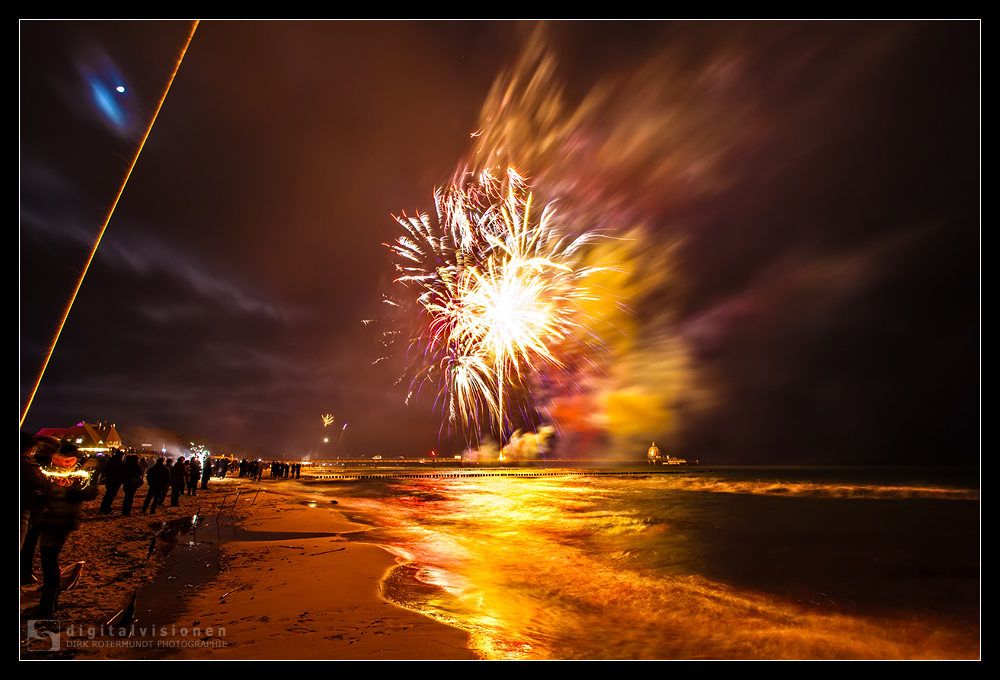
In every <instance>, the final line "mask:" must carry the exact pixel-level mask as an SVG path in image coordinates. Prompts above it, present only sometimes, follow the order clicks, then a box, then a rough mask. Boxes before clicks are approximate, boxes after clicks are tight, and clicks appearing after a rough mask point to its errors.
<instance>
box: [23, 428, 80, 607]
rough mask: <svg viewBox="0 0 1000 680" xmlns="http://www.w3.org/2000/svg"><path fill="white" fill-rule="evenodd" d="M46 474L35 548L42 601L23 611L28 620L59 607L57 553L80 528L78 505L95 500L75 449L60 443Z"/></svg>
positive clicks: (44, 471)
mask: <svg viewBox="0 0 1000 680" xmlns="http://www.w3.org/2000/svg"><path fill="white" fill-rule="evenodd" d="M42 473H43V474H44V475H45V488H44V490H43V493H42V496H43V501H42V503H43V506H42V509H41V510H40V511H39V513H38V519H37V521H36V526H37V527H38V545H39V547H40V548H41V553H42V579H43V581H42V600H41V602H40V603H39V604H38V606H37V607H34V608H33V609H30V610H28V611H27V612H25V614H26V616H27V618H34V619H41V618H47V617H50V616H52V614H54V613H55V611H56V608H57V607H58V605H59V577H60V573H59V553H60V552H61V551H62V547H63V545H65V544H66V539H68V538H69V535H70V534H71V533H72V532H73V530H74V529H76V528H77V527H78V526H80V506H81V505H82V503H83V501H85V500H91V499H93V498H96V497H97V486H96V484H91V477H90V475H88V474H87V473H86V472H84V471H83V470H82V469H81V468H80V467H79V466H78V465H77V448H76V447H75V446H73V445H72V444H63V445H62V447H60V449H59V451H58V452H56V453H53V454H52V463H51V465H50V466H48V467H47V468H45V469H43V470H42Z"/></svg>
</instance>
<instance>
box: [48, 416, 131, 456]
mask: <svg viewBox="0 0 1000 680" xmlns="http://www.w3.org/2000/svg"><path fill="white" fill-rule="evenodd" d="M35 436H36V437H40V436H46V437H55V438H56V439H58V440H59V441H61V442H66V443H68V444H73V445H75V446H76V447H77V448H78V449H80V450H81V451H86V452H88V453H100V452H102V451H108V450H109V449H118V448H121V447H122V445H123V444H122V438H121V437H120V436H119V435H118V431H117V430H116V429H115V426H114V424H111V425H107V424H104V423H99V424H91V423H85V422H83V421H80V422H79V423H77V424H76V425H74V426H73V427H45V428H42V429H41V430H39V431H38V432H36V433H35Z"/></svg>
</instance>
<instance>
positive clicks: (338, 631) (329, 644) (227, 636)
mask: <svg viewBox="0 0 1000 680" xmlns="http://www.w3.org/2000/svg"><path fill="white" fill-rule="evenodd" d="M277 488H278V489H280V486H278V487H277ZM241 525H242V526H243V528H245V529H248V530H250V531H251V532H252V533H251V534H250V535H251V536H252V535H253V533H256V532H275V534H276V535H271V536H270V540H238V541H234V542H227V543H225V544H224V545H223V546H222V557H221V564H222V568H221V570H220V571H219V574H218V576H217V577H216V578H214V579H213V580H211V581H210V582H208V583H207V584H205V585H204V586H202V587H199V588H196V589H194V590H192V591H190V592H189V593H187V594H186V595H185V596H184V606H183V610H184V613H183V614H182V615H181V616H180V617H179V618H178V620H177V621H175V622H173V624H172V625H171V627H170V630H171V631H175V630H176V631H180V630H181V629H182V628H186V629H188V630H189V631H193V630H194V629H195V628H198V629H200V630H201V632H202V636H201V638H203V642H204V645H201V646H180V647H175V648H173V649H170V650H168V651H167V652H165V653H157V654H155V655H151V656H150V657H147V658H177V659H477V658H479V656H478V655H477V654H476V653H475V651H474V650H470V649H468V635H467V634H466V633H465V632H463V631H461V630H459V629H457V628H452V627H450V626H447V625H444V624H441V623H438V622H437V621H434V620H432V619H429V618H427V617H425V616H423V615H420V614H417V613H415V612H411V611H408V610H405V609H402V608H400V607H397V606H395V605H393V604H391V603H389V602H388V601H386V600H385V599H384V598H383V597H382V596H381V595H380V592H379V582H380V580H381V579H382V577H383V576H384V575H385V573H386V572H387V571H388V570H389V569H390V568H391V567H393V566H395V564H396V559H395V558H394V557H393V556H392V555H390V554H389V553H388V552H386V551H385V550H383V549H381V548H379V547H377V546H373V545H364V544H358V543H350V542H347V541H345V540H344V539H343V538H342V537H341V536H339V535H337V534H339V533H340V532H349V531H354V530H357V529H359V528H362V527H359V526H358V525H355V524H352V523H350V522H348V521H346V520H344V519H343V517H342V516H341V515H340V514H339V513H337V512H336V511H335V510H333V509H332V508H328V507H322V506H319V507H308V506H306V505H303V504H301V503H300V502H297V501H294V500H292V499H289V498H285V497H282V496H280V495H277V494H274V493H267V494H265V495H264V496H263V497H262V499H261V500H258V502H257V503H256V504H255V505H254V507H253V510H252V512H251V513H249V516H248V518H247V519H245V520H244V521H243V522H242V523H241ZM286 532H294V533H286ZM296 534H298V535H299V537H296ZM302 535H306V536H309V537H305V538H303V537H301V536H302ZM209 628H212V635H211V636H209V635H206V634H205V633H206V631H207V630H208V629H209ZM174 637H177V636H176V635H175V636H174ZM188 644H191V643H188ZM133 658H135V657H133Z"/></svg>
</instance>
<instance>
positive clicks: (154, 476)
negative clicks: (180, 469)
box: [142, 458, 170, 513]
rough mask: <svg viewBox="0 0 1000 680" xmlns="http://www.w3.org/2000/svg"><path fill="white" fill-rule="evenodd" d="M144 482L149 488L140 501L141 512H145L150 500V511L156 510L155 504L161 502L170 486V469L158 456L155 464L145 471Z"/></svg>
mask: <svg viewBox="0 0 1000 680" xmlns="http://www.w3.org/2000/svg"><path fill="white" fill-rule="evenodd" d="M146 484H148V485H149V490H148V491H147V492H146V500H145V501H143V503H142V512H143V513H145V512H146V508H148V507H149V502H150V501H153V508H152V509H151V510H150V512H151V513H152V512H156V506H157V505H160V504H162V503H163V498H164V494H166V493H167V487H168V486H170V470H169V469H168V468H167V466H166V465H164V464H163V458H158V459H157V460H156V465H154V466H153V467H151V468H149V472H147V473H146Z"/></svg>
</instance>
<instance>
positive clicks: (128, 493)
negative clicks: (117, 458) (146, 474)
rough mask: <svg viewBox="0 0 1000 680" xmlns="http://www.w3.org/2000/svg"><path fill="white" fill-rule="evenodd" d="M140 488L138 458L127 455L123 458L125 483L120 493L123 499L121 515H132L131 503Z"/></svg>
mask: <svg viewBox="0 0 1000 680" xmlns="http://www.w3.org/2000/svg"><path fill="white" fill-rule="evenodd" d="M141 486H142V468H140V467H139V456H137V455H135V454H129V455H127V456H125V481H124V483H123V484H122V491H123V492H124V493H125V498H124V499H123V500H122V515H123V516H128V515H131V514H132V502H133V501H134V500H135V492H136V491H138V490H139V487H141Z"/></svg>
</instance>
